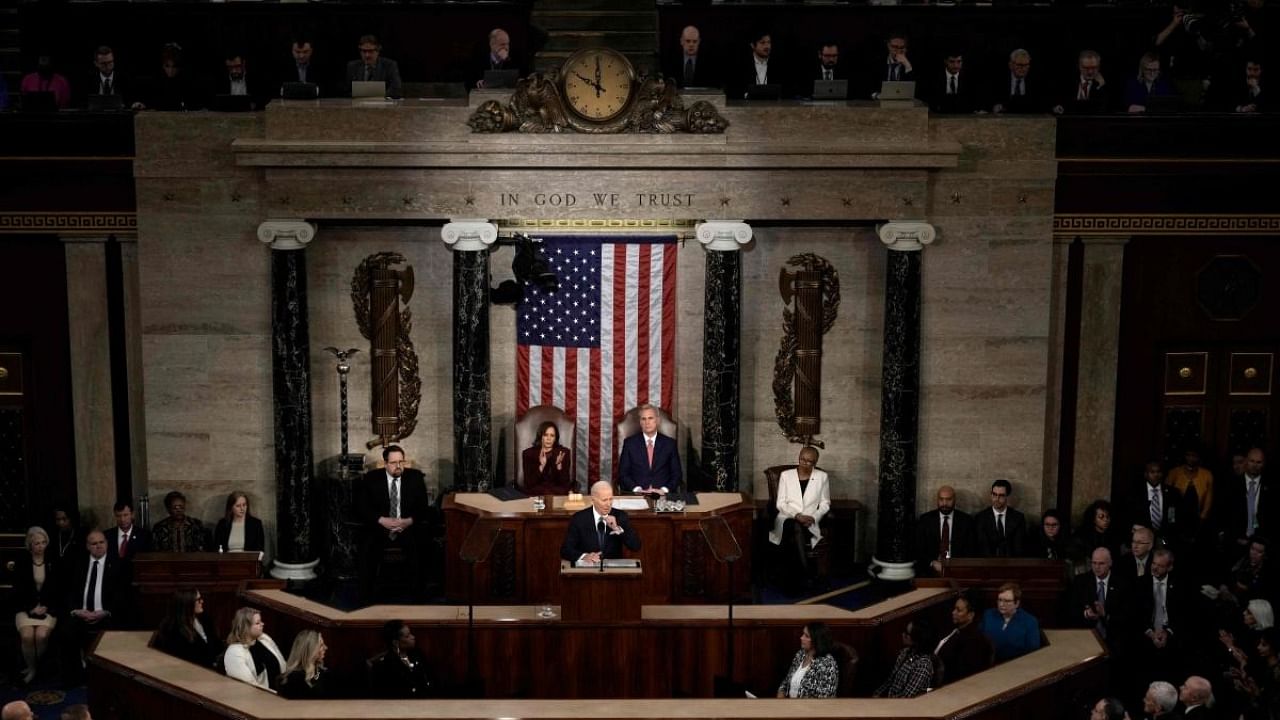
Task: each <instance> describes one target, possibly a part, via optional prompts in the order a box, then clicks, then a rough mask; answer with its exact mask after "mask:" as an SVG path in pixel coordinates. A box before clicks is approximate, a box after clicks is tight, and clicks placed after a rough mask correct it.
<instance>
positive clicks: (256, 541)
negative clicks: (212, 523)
mask: <svg viewBox="0 0 1280 720" xmlns="http://www.w3.org/2000/svg"><path fill="white" fill-rule="evenodd" d="M213 544H214V545H216V546H218V550H219V551H220V552H221V551H226V552H240V551H245V552H262V551H263V550H266V549H267V548H266V544H267V536H266V533H265V532H264V531H263V529H262V521H261V520H259V519H258V518H256V517H254V516H252V515H250V514H249V496H248V495H245V494H244V493H242V492H239V491H235V492H233V493H231V494H230V495H228V496H227V511H226V514H225V515H224V516H223V517H222V519H221V520H219V521H218V526H217V527H216V528H214V530H213Z"/></svg>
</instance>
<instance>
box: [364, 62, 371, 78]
mask: <svg viewBox="0 0 1280 720" xmlns="http://www.w3.org/2000/svg"><path fill="white" fill-rule="evenodd" d="M371 80H373V68H371V67H369V66H368V65H365V66H364V81H365V82H369V81H371Z"/></svg>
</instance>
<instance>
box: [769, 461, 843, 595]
mask: <svg viewBox="0 0 1280 720" xmlns="http://www.w3.org/2000/svg"><path fill="white" fill-rule="evenodd" d="M796 462H797V466H796V468H795V469H794V470H784V471H783V472H782V477H780V478H779V479H778V500H777V503H776V506H777V509H778V516H777V517H776V518H774V522H773V530H772V531H770V533H769V542H771V543H773V544H774V545H777V546H779V547H781V548H782V551H781V552H780V553H779V555H780V557H781V564H782V568H783V569H784V571H786V574H788V575H790V576H792V577H791V579H792V580H793V581H800V582H804V583H812V582H813V580H814V573H815V570H816V568H812V567H809V566H810V564H811V562H810V560H809V548H811V547H813V546H815V545H817V544H818V541H820V540H821V539H822V529H821V526H820V523H821V522H822V518H823V516H824V515H826V514H827V511H828V510H830V509H831V486H830V484H829V483H828V482H827V474H826V473H825V472H823V471H822V470H819V469H817V467H816V465H817V464H818V450H817V449H816V448H813V447H805V448H803V449H801V450H800V457H799V458H798V459H797V461H796ZM784 543H785V544H784Z"/></svg>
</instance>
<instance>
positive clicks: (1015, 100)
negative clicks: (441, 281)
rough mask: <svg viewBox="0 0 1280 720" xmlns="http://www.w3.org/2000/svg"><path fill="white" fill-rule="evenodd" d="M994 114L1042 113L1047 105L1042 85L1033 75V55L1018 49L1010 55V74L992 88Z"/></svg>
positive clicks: (992, 109) (992, 110) (997, 81)
mask: <svg viewBox="0 0 1280 720" xmlns="http://www.w3.org/2000/svg"><path fill="white" fill-rule="evenodd" d="M991 96H992V98H993V99H992V106H991V112H993V113H1042V112H1044V111H1045V109H1046V108H1045V105H1046V103H1045V102H1044V100H1043V96H1042V94H1041V92H1040V83H1039V82H1038V81H1037V80H1036V78H1034V77H1032V75H1031V53H1029V52H1027V51H1026V50H1023V49H1022V48H1018V49H1017V50H1014V51H1013V52H1011V53H1009V72H1007V73H1004V74H1003V75H1002V77H1001V78H1000V79H998V80H996V84H995V87H993V88H992V92H991Z"/></svg>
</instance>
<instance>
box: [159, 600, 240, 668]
mask: <svg viewBox="0 0 1280 720" xmlns="http://www.w3.org/2000/svg"><path fill="white" fill-rule="evenodd" d="M204 605H205V602H204V596H202V595H201V594H200V591H199V590H194V589H190V588H187V589H183V590H179V591H177V592H175V593H174V594H173V597H172V598H171V599H170V601H169V612H168V614H166V615H165V617H164V620H161V621H160V629H159V631H158V632H157V633H156V640H155V645H156V647H157V648H159V649H161V650H163V651H165V652H167V653H169V654H170V655H175V656H177V657H180V658H182V659H183V660H186V661H188V662H193V663H195V664H197V665H200V666H201V667H206V668H211V667H214V666H215V665H216V663H217V661H218V659H219V658H221V657H222V656H223V653H224V652H225V651H226V646H225V645H224V644H223V642H222V640H221V639H220V638H219V637H218V636H217V634H216V631H215V629H214V628H213V627H212V626H211V625H210V624H209V622H210V621H209V619H208V617H207V614H206V613H205V607H204Z"/></svg>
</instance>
